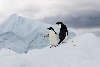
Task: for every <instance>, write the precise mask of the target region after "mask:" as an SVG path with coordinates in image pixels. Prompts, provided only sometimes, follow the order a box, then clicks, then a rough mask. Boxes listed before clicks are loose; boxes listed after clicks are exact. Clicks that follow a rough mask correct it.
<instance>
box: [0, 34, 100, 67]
mask: <svg viewBox="0 0 100 67" xmlns="http://www.w3.org/2000/svg"><path fill="white" fill-rule="evenodd" d="M72 41H73V42H72ZM73 45H74V46H73ZM75 45H76V46H75ZM99 51H100V40H99V39H98V38H97V37H96V36H95V35H94V34H92V33H86V34H83V35H80V36H78V35H77V36H76V37H74V38H73V39H71V40H68V41H67V42H66V43H64V44H61V45H60V46H58V47H57V48H49V47H46V48H43V49H33V50H30V51H29V52H28V53H27V54H25V53H22V54H19V53H16V52H14V51H12V50H10V49H5V48H2V49H1V50H0V67H100V58H99V57H100V52H99Z"/></svg>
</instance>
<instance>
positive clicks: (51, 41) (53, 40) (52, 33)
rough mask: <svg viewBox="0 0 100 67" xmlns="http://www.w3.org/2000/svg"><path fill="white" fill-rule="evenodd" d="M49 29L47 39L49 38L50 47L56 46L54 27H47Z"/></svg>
mask: <svg viewBox="0 0 100 67" xmlns="http://www.w3.org/2000/svg"><path fill="white" fill-rule="evenodd" d="M48 29H49V31H50V32H49V34H48V36H49V40H50V45H51V46H50V48H52V47H56V46H57V37H56V32H55V31H54V29H53V28H52V27H50V28H48Z"/></svg>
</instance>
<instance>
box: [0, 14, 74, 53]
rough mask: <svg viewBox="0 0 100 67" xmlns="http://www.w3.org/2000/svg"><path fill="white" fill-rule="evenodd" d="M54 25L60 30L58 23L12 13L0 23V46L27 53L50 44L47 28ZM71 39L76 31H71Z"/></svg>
mask: <svg viewBox="0 0 100 67" xmlns="http://www.w3.org/2000/svg"><path fill="white" fill-rule="evenodd" d="M50 26H53V27H54V29H55V31H56V32H59V30H58V28H57V26H56V25H51V24H47V23H43V22H39V21H35V20H32V19H29V18H25V17H21V16H18V15H17V14H12V15H11V16H9V17H8V19H7V20H6V21H5V22H4V23H3V24H1V25H0V48H9V49H12V50H13V51H15V52H17V53H27V52H28V51H29V50H31V49H41V48H45V47H47V46H48V45H49V40H48V38H44V37H43V36H44V35H46V34H48V33H49V32H48V30H47V28H48V27H50ZM69 34H70V36H69V39H70V38H72V37H74V36H73V35H75V33H74V32H72V31H70V32H69Z"/></svg>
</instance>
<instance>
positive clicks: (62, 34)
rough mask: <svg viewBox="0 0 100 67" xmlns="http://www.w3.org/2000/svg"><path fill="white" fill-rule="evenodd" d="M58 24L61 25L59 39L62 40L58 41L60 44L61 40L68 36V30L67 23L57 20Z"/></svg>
mask: <svg viewBox="0 0 100 67" xmlns="http://www.w3.org/2000/svg"><path fill="white" fill-rule="evenodd" d="M56 24H58V25H59V26H60V32H59V39H60V41H59V42H58V44H60V43H61V42H63V41H64V39H65V37H66V33H67V36H68V30H67V27H66V25H64V24H63V23H62V22H57V23H56Z"/></svg>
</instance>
